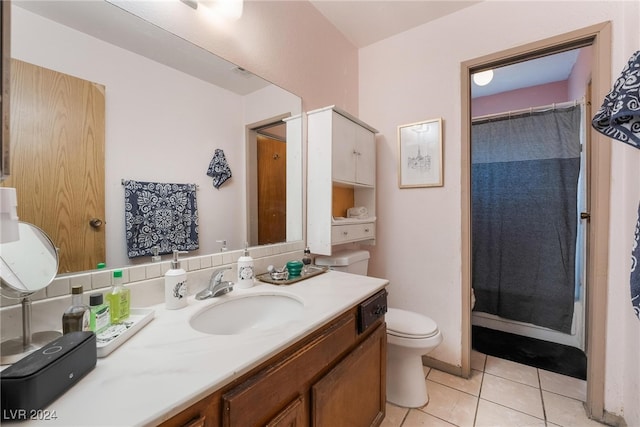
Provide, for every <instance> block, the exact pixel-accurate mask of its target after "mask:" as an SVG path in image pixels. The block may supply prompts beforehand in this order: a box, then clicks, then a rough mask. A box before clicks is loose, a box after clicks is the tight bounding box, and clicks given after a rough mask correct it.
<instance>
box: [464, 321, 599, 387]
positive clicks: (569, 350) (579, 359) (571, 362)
mask: <svg viewBox="0 0 640 427" xmlns="http://www.w3.org/2000/svg"><path fill="white" fill-rule="evenodd" d="M471 343H472V347H473V349H474V350H477V351H479V352H481V353H484V354H488V355H490V356H495V357H499V358H502V359H507V360H511V361H513V362H518V363H522V364H524V365H528V366H534V367H536V368H540V369H544V370H546V371H551V372H556V373H558V374H563V375H568V376H571V377H574V378H579V379H581V380H586V379H587V356H586V354H585V353H584V352H583V351H582V350H580V349H579V348H575V347H570V346H567V345H563V344H557V343H553V342H549V341H543V340H539V339H536V338H529V337H524V336H520V335H515V334H510V333H508V332H502V331H496V330H493V329H488V328H483V327H481V326H472V329H471Z"/></svg>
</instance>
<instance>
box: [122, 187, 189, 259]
mask: <svg viewBox="0 0 640 427" xmlns="http://www.w3.org/2000/svg"><path fill="white" fill-rule="evenodd" d="M124 209H125V233H126V240H127V251H128V255H129V258H134V257H139V256H145V255H152V252H153V248H154V247H156V246H157V247H158V248H159V249H160V251H159V253H160V254H167V253H172V252H173V250H174V249H177V250H183V251H192V250H195V249H198V208H197V204H196V185H195V184H163V183H157V182H140V181H132V180H129V181H124Z"/></svg>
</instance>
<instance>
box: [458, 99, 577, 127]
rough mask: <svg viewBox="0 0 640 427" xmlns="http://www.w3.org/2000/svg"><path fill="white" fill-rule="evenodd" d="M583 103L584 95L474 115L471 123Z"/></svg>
mask: <svg viewBox="0 0 640 427" xmlns="http://www.w3.org/2000/svg"><path fill="white" fill-rule="evenodd" d="M583 104H584V97H582V99H580V100H577V99H576V100H574V101H567V102H559V103H553V104H549V105H541V106H539V107H529V108H523V109H521V110H512V111H505V112H503V113H493V114H487V115H484V116H478V117H472V118H471V123H472V124H476V123H479V122H490V121H491V120H495V119H503V118H511V117H518V116H523V115H525V114H533V113H542V112H544V111H553V110H557V109H561V108H569V107H575V106H576V105H583Z"/></svg>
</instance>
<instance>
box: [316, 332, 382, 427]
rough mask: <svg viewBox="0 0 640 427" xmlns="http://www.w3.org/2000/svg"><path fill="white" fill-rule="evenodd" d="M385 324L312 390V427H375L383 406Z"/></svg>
mask: <svg viewBox="0 0 640 427" xmlns="http://www.w3.org/2000/svg"><path fill="white" fill-rule="evenodd" d="M386 346H387V334H386V327H385V324H384V323H382V324H380V325H379V326H378V327H377V329H376V330H375V331H374V332H373V333H371V335H370V336H369V337H368V338H367V339H366V340H364V341H363V342H362V343H360V345H358V346H357V347H356V348H355V349H354V350H353V351H352V352H351V353H350V354H349V355H348V356H346V357H345V358H344V359H343V360H342V361H341V362H340V363H339V364H338V365H336V366H335V367H334V368H333V369H332V370H331V371H329V372H328V373H327V374H326V375H325V376H324V377H323V378H322V379H321V380H320V381H318V382H316V383H315V384H314V385H313V387H312V388H311V419H312V423H311V425H312V426H314V427H335V426H343V427H365V426H378V425H380V423H382V420H383V419H384V415H385V402H386V383H385V380H386V355H387V352H386Z"/></svg>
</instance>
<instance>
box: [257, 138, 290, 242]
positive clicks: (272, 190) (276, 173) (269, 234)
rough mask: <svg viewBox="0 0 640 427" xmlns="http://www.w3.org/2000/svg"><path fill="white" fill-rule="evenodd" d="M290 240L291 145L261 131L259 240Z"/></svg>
mask: <svg viewBox="0 0 640 427" xmlns="http://www.w3.org/2000/svg"><path fill="white" fill-rule="evenodd" d="M286 240H287V146H286V143H285V142H283V141H279V140H277V139H273V138H269V137H267V136H264V135H258V244H259V245H264V244H268V243H279V242H285V241H286Z"/></svg>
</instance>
